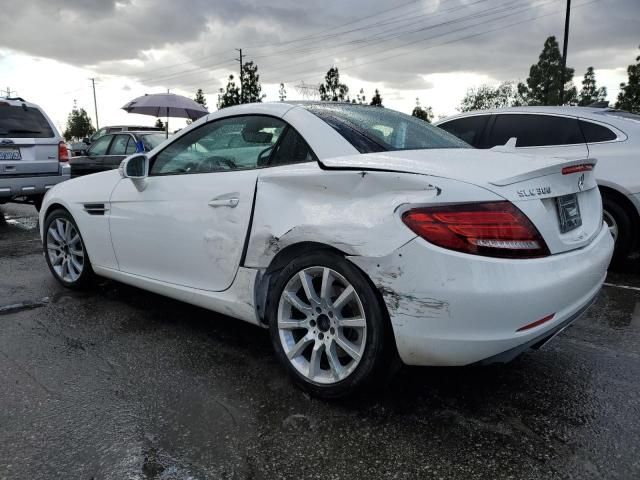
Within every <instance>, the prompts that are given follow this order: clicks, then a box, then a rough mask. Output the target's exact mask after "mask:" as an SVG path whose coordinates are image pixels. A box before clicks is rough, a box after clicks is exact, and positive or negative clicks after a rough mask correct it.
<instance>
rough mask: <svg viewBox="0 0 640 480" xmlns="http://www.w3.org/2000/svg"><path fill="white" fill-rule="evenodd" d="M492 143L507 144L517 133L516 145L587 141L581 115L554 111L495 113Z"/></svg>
mask: <svg viewBox="0 0 640 480" xmlns="http://www.w3.org/2000/svg"><path fill="white" fill-rule="evenodd" d="M495 117H496V120H495V122H494V124H493V129H492V130H491V136H490V138H489V145H488V146H489V147H494V146H496V145H504V144H505V143H507V141H508V140H509V139H510V138H511V137H516V138H517V139H518V140H517V142H516V147H542V146H551V145H574V144H577V143H584V137H583V136H582V132H581V131H580V127H579V126H578V119H576V118H568V117H556V116H553V115H523V114H501V115H496V116H495Z"/></svg>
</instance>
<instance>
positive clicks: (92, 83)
mask: <svg viewBox="0 0 640 480" xmlns="http://www.w3.org/2000/svg"><path fill="white" fill-rule="evenodd" d="M89 80H91V86H92V87H93V108H94V110H95V111H96V130H100V124H99V123H98V102H97V101H96V79H95V78H90V79H89Z"/></svg>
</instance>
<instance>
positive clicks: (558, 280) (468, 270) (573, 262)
mask: <svg viewBox="0 0 640 480" xmlns="http://www.w3.org/2000/svg"><path fill="white" fill-rule="evenodd" d="M612 251H613V240H612V238H611V235H610V234H609V231H608V229H606V228H602V229H601V230H600V233H599V234H598V236H597V237H596V238H595V239H594V240H593V241H592V243H591V244H589V245H588V246H586V247H584V248H581V249H578V250H574V251H571V252H567V253H562V254H556V255H551V256H549V257H545V258H539V259H529V260H517V261H514V260H505V259H498V258H488V257H480V256H474V255H466V254H461V253H457V252H453V251H450V250H445V249H442V248H439V247H436V246H434V245H431V244H429V243H428V242H425V241H424V240H422V239H420V238H416V239H414V240H412V241H411V242H409V243H408V244H406V245H405V246H403V247H402V248H400V249H398V250H397V251H396V252H395V253H394V254H392V255H390V256H388V257H384V258H376V259H372V258H363V257H350V259H351V261H353V262H354V263H356V264H357V265H358V266H360V268H362V269H363V270H364V271H365V272H366V273H367V274H368V275H369V276H370V278H371V279H372V281H373V283H374V284H375V285H376V286H377V287H378V289H379V291H380V292H381V294H382V297H383V298H384V301H385V303H386V305H387V310H388V312H389V317H390V319H391V324H392V327H393V332H394V336H395V339H396V345H397V347H398V353H399V354H400V357H401V358H402V360H403V362H404V363H406V364H408V365H468V364H472V363H477V362H496V361H498V362H500V361H502V362H504V361H508V360H511V359H512V358H514V357H515V356H517V355H518V354H520V353H521V352H522V351H524V350H526V349H527V348H530V347H533V346H536V345H537V344H540V343H544V342H543V341H544V340H545V339H547V337H551V336H553V334H555V333H557V332H559V331H560V330H561V329H562V328H564V327H565V326H566V325H568V324H569V323H571V322H572V321H574V320H575V319H576V318H578V317H579V316H580V315H581V314H582V313H584V311H585V310H586V308H588V306H589V305H591V303H592V302H593V300H594V298H595V297H596V296H597V293H598V291H599V290H600V288H601V286H602V283H603V282H604V279H605V277H606V273H607V267H608V266H609V261H610V260H611V254H612ZM550 314H553V318H552V319H551V320H549V321H546V322H544V323H541V324H540V325H538V326H535V327H533V328H530V329H527V330H523V331H518V329H520V328H522V327H523V326H525V325H529V324H531V323H533V322H535V321H537V320H539V319H542V318H544V317H547V316H548V315H550Z"/></svg>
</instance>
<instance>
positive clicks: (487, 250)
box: [402, 202, 549, 258]
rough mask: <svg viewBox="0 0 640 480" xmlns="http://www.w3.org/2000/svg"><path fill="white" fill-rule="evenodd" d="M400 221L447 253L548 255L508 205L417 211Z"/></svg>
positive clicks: (535, 232)
mask: <svg viewBox="0 0 640 480" xmlns="http://www.w3.org/2000/svg"><path fill="white" fill-rule="evenodd" d="M402 221H403V222H404V223H405V224H406V225H407V226H408V227H409V228H410V229H411V230H413V231H414V232H415V233H416V234H418V235H420V237H422V238H424V239H425V240H427V241H428V242H430V243H433V244H434V245H437V246H439V247H443V248H447V249H449V250H456V251H459V252H464V253H471V254H475V255H484V256H488V257H501V258H535V257H544V256H547V255H549V249H548V248H547V245H546V243H545V241H544V240H543V239H542V237H541V236H540V233H538V230H537V229H536V227H535V226H534V225H533V224H532V223H531V222H530V221H529V219H528V218H527V217H526V216H525V215H524V214H523V213H522V212H521V211H520V210H518V208H516V206H515V205H513V204H512V203H510V202H489V203H467V204H461V205H446V206H439V207H428V208H416V209H414V210H409V211H407V212H405V213H404V214H403V215H402Z"/></svg>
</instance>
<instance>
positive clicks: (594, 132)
mask: <svg viewBox="0 0 640 480" xmlns="http://www.w3.org/2000/svg"><path fill="white" fill-rule="evenodd" d="M436 125H437V126H439V127H440V128H443V129H444V130H446V131H448V132H450V133H452V134H454V135H456V136H457V137H459V138H461V139H462V140H464V141H466V142H467V143H469V144H471V145H473V146H474V147H476V148H492V147H495V146H498V145H504V144H505V143H506V142H507V141H508V140H509V139H510V138H512V137H515V138H517V142H516V149H517V150H518V152H519V153H531V154H533V155H545V156H553V157H562V158H571V159H573V158H596V159H597V160H598V165H597V167H596V169H595V172H596V178H597V181H598V185H599V187H600V192H601V193H602V203H603V206H604V220H605V221H606V222H607V224H608V225H609V229H610V231H611V234H612V235H613V237H614V239H615V240H616V251H615V259H616V260H622V259H624V258H626V257H627V255H628V254H629V253H631V251H632V250H633V249H635V248H636V247H637V246H638V240H639V238H640V115H635V114H633V113H629V112H623V111H620V110H614V109H611V108H596V107H512V108H503V109H496V110H482V111H474V112H466V113H462V114H460V115H456V116H453V117H449V118H446V119H444V120H441V121H439V122H437V123H436Z"/></svg>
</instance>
